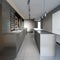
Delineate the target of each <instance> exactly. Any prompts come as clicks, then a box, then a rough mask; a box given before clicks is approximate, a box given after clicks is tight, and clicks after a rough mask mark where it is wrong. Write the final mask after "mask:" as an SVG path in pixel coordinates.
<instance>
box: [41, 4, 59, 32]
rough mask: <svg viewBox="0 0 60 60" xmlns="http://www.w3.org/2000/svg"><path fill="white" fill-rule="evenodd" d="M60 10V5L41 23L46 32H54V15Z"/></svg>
mask: <svg viewBox="0 0 60 60" xmlns="http://www.w3.org/2000/svg"><path fill="white" fill-rule="evenodd" d="M58 10H60V5H59V6H58V7H56V8H55V9H53V10H52V11H51V12H49V13H48V14H47V17H46V18H44V19H43V20H42V21H41V22H42V23H41V24H42V28H43V29H44V30H46V31H49V32H52V14H54V13H55V12H57V11H58Z"/></svg>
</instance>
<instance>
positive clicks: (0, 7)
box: [0, 5, 3, 50]
mask: <svg viewBox="0 0 60 60" xmlns="http://www.w3.org/2000/svg"><path fill="white" fill-rule="evenodd" d="M2 48H3V35H2V6H1V5H0V50H1V49H2Z"/></svg>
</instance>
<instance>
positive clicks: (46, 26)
mask: <svg viewBox="0 0 60 60" xmlns="http://www.w3.org/2000/svg"><path fill="white" fill-rule="evenodd" d="M43 29H44V30H46V31H49V32H52V15H51V14H48V15H47V17H46V18H45V19H44V20H43Z"/></svg>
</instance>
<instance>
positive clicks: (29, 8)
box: [27, 0, 31, 20]
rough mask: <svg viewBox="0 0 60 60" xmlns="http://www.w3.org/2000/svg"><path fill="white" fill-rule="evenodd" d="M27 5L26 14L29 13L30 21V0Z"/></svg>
mask: <svg viewBox="0 0 60 60" xmlns="http://www.w3.org/2000/svg"><path fill="white" fill-rule="evenodd" d="M27 5H28V12H29V20H30V16H31V14H30V0H28V2H27Z"/></svg>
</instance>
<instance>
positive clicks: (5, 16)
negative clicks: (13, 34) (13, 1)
mask: <svg viewBox="0 0 60 60" xmlns="http://www.w3.org/2000/svg"><path fill="white" fill-rule="evenodd" d="M2 24H3V25H2V30H3V32H9V31H10V6H9V5H8V3H7V2H6V1H5V0H2Z"/></svg>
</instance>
